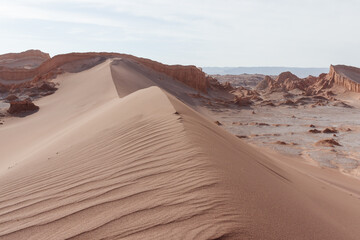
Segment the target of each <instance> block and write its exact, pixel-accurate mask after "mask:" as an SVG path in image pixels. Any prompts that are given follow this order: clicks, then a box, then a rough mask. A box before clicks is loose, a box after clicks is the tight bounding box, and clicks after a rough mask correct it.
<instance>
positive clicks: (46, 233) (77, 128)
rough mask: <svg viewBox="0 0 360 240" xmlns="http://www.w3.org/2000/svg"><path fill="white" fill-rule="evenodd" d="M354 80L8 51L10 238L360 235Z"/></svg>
mask: <svg viewBox="0 0 360 240" xmlns="http://www.w3.org/2000/svg"><path fill="white" fill-rule="evenodd" d="M229 79H230V80H231V83H229ZM249 83H250V84H249ZM359 86H360V69H358V68H356V67H350V66H345V65H335V66H330V68H329V72H328V73H323V74H321V75H320V76H309V77H306V78H299V77H297V76H295V75H294V74H292V73H290V72H284V73H281V74H279V75H276V76H274V75H272V76H264V75H259V74H258V75H254V76H249V75H247V76H241V75H233V76H227V77H226V76H223V75H207V74H206V73H205V72H203V71H202V70H201V68H198V67H195V66H181V65H165V64H162V63H159V62H155V61H152V60H149V59H144V58H138V57H135V56H132V55H126V54H119V53H95V52H89V53H69V54H62V55H57V56H54V57H50V55H49V54H47V53H43V52H41V51H39V50H29V51H26V52H22V53H16V54H15V53H12V54H5V55H1V56H0V96H1V102H0V109H1V110H0V153H1V158H0V159H1V160H0V239H6V240H7V239H36V240H38V239H54V240H55V239H196V240H201V239H212V240H220V239H221V240H225V239H329V240H339V239H354V240H356V239H359V236H360V227H359V224H360V184H359V180H360V179H359V178H360V172H359V162H360V150H359V147H358V145H359V138H358V136H359V132H360V120H359V119H360V118H359V117H360V113H359V108H360V104H359V101H360V87H359Z"/></svg>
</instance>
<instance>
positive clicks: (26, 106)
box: [8, 100, 39, 114]
mask: <svg viewBox="0 0 360 240" xmlns="http://www.w3.org/2000/svg"><path fill="white" fill-rule="evenodd" d="M37 110H39V107H38V106H36V105H35V104H34V103H33V102H31V101H30V100H24V101H15V102H11V103H10V108H9V109H8V113H10V114H19V113H24V112H34V111H37Z"/></svg>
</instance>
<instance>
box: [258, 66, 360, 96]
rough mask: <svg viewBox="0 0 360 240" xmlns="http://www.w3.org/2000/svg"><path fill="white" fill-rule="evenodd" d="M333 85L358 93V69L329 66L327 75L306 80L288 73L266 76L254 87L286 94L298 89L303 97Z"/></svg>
mask: <svg viewBox="0 0 360 240" xmlns="http://www.w3.org/2000/svg"><path fill="white" fill-rule="evenodd" d="M335 85H337V86H342V87H344V88H345V89H346V90H348V91H352V92H360V69H359V68H355V67H350V66H345V65H337V66H332V65H331V66H330V71H329V73H328V74H321V75H320V76H318V77H313V76H309V77H307V78H298V77H297V76H295V75H294V74H292V73H290V72H284V73H281V74H280V75H279V76H278V77H277V78H276V79H273V78H271V77H269V76H266V77H265V79H264V80H263V81H261V82H260V83H259V84H258V85H257V86H256V89H257V90H263V91H267V92H281V91H285V92H286V91H291V90H294V89H298V90H301V91H304V92H305V95H314V94H318V93H321V92H322V91H324V90H326V89H330V88H331V87H333V86H335Z"/></svg>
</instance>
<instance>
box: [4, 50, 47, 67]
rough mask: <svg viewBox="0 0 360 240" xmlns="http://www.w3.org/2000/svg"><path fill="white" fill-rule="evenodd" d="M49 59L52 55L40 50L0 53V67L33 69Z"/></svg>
mask: <svg viewBox="0 0 360 240" xmlns="http://www.w3.org/2000/svg"><path fill="white" fill-rule="evenodd" d="M48 59H50V55H49V54H48V53H44V52H41V51H40V50H28V51H25V52H21V53H7V54H3V55H0V67H1V68H8V69H31V68H36V67H38V66H40V65H41V64H42V63H43V62H45V61H46V60H48Z"/></svg>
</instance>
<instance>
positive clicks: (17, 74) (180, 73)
mask: <svg viewBox="0 0 360 240" xmlns="http://www.w3.org/2000/svg"><path fill="white" fill-rule="evenodd" d="M8 56H12V55H8ZM46 56H48V55H46ZM116 57H121V58H128V59H132V60H134V61H136V62H138V63H140V64H143V65H145V66H146V67H149V68H151V69H153V70H154V71H157V72H160V73H164V74H166V75H168V76H170V77H172V78H174V79H176V80H178V81H180V82H183V83H184V84H186V85H188V86H190V87H192V88H194V89H196V90H198V91H201V92H204V93H207V89H208V87H209V85H210V84H209V81H208V79H207V77H206V75H205V73H204V72H203V71H202V70H201V69H199V68H197V67H195V66H181V65H165V64H162V63H159V62H155V61H152V60H149V59H145V58H138V57H135V56H131V55H126V54H119V53H69V54H61V55H57V56H54V57H53V58H49V59H47V60H46V61H44V62H43V63H42V64H41V65H40V66H38V67H36V68H30V69H27V68H20V69H19V68H9V67H0V79H2V80H5V81H9V82H10V81H18V82H19V84H20V82H23V81H25V80H28V81H40V80H47V79H51V78H54V77H56V75H58V74H61V73H63V72H65V71H70V72H72V71H75V67H74V66H75V65H79V66H80V67H83V66H84V62H85V61H87V62H89V61H90V60H92V61H90V62H91V64H87V65H86V64H85V67H88V68H90V67H92V66H95V65H96V64H99V63H101V62H102V61H105V60H106V59H107V58H116ZM69 69H70V70H69ZM82 70H84V69H81V71H82ZM9 85H10V84H9ZM12 85H14V84H12ZM4 86H5V87H7V88H9V86H6V85H1V87H4Z"/></svg>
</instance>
